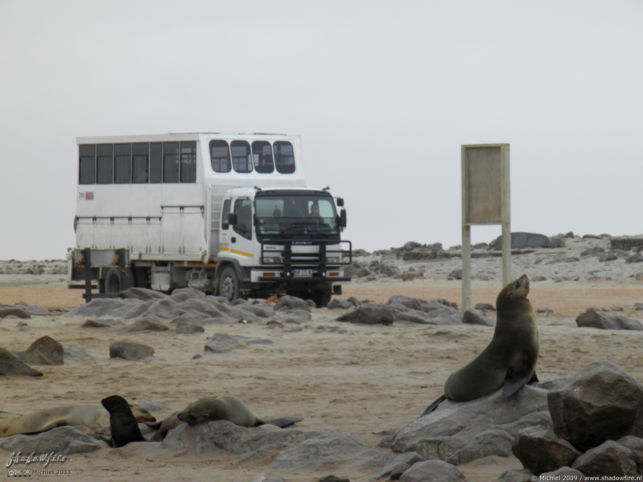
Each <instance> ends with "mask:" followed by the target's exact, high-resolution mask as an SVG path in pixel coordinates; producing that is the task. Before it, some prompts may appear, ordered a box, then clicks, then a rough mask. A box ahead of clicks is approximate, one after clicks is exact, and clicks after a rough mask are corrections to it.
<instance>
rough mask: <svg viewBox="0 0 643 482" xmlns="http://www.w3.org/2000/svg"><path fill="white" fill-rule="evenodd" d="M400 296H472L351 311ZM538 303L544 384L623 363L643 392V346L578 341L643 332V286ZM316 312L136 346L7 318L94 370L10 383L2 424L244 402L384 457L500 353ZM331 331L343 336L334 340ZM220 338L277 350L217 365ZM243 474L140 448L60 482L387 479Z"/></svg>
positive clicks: (640, 340) (13, 297) (564, 286)
mask: <svg viewBox="0 0 643 482" xmlns="http://www.w3.org/2000/svg"><path fill="white" fill-rule="evenodd" d="M499 288H500V285H499V282H497V281H475V282H474V283H473V293H472V301H473V303H478V302H487V303H492V304H493V303H494V301H495V296H496V294H497V292H498V290H499ZM395 294H404V295H407V296H413V297H419V298H425V299H432V298H446V299H448V300H449V301H453V302H456V303H458V304H460V282H458V281H446V280H416V281H413V282H406V283H403V282H400V281H378V282H372V283H349V284H346V285H345V286H344V297H348V296H355V297H357V298H358V299H370V300H373V301H377V302H385V301H386V300H387V299H388V298H389V297H390V296H392V295H395ZM530 298H531V300H532V303H533V305H534V306H535V307H536V308H541V307H542V308H544V307H547V308H549V309H551V310H553V313H551V314H548V315H540V316H539V329H540V340H541V352H540V356H539V361H538V375H539V377H540V379H541V380H543V381H545V380H549V379H552V378H555V377H558V376H562V375H565V374H568V373H572V372H574V371H576V370H578V369H580V368H581V367H583V366H584V365H586V364H588V363H591V362H593V361H596V360H610V361H612V362H614V363H615V364H617V365H619V366H620V367H621V368H622V369H623V370H625V371H626V372H628V373H629V374H630V375H633V376H634V377H636V378H637V379H639V380H643V352H642V351H641V346H643V332H633V331H607V330H597V329H590V328H578V327H576V325H575V322H574V318H575V317H576V316H577V315H578V314H580V313H582V312H583V311H585V309H587V308H588V307H590V306H593V307H597V308H607V309H609V308H611V307H613V306H621V307H623V308H624V310H625V311H624V312H621V313H619V314H623V315H625V316H630V317H632V318H636V319H639V320H641V319H643V312H641V311H638V312H637V311H634V304H635V303H637V302H638V303H640V302H643V282H640V281H579V282H563V283H554V282H549V281H545V282H540V283H538V282H536V283H532V287H531V296H530ZM18 301H24V302H27V303H32V304H36V305H39V306H42V307H45V308H48V309H50V310H69V309H71V308H73V307H74V306H77V305H78V304H80V303H82V298H81V294H80V292H79V291H73V290H67V289H66V287H65V286H64V285H62V284H53V285H52V284H49V285H45V286H29V285H23V286H0V303H4V304H13V303H16V302H18ZM314 311H315V315H314V317H313V320H312V321H310V322H308V324H306V325H305V326H304V328H303V330H301V331H290V328H292V327H290V326H285V327H282V328H279V327H277V328H270V327H268V326H266V325H263V324H259V323H249V324H237V325H233V326H220V325H218V326H213V325H207V326H206V333H205V334H198V335H176V334H175V333H173V332H172V331H170V332H163V333H135V334H124V333H122V332H121V329H122V326H115V327H111V328H106V329H95V328H93V329H92V328H81V324H82V323H83V322H84V321H85V320H84V319H81V318H68V317H61V316H59V313H58V312H55V313H54V314H55V316H45V317H32V318H31V319H29V320H26V323H27V324H28V327H29V328H28V329H27V330H26V331H21V330H19V329H18V328H17V325H18V323H19V322H20V321H23V320H18V319H10V318H5V319H3V320H0V333H1V340H2V341H1V342H0V346H2V347H4V348H7V349H9V350H24V349H26V348H27V347H28V346H29V345H30V344H31V343H32V342H33V341H34V340H35V339H37V338H39V337H40V336H43V335H49V336H51V337H53V338H55V339H56V340H58V341H60V342H61V343H62V344H63V345H64V346H65V347H83V348H85V350H86V351H87V352H88V353H89V354H90V355H91V356H92V357H93V358H94V359H93V360H90V361H80V360H68V361H66V363H65V365H63V366H37V368H38V369H39V370H41V371H42V372H43V373H44V376H43V377H41V378H29V377H3V378H1V379H0V383H1V384H2V397H1V398H0V403H1V405H0V411H4V412H9V413H27V412H30V411H34V410H38V409H41V408H45V407H52V406H58V405H65V404H77V403H98V402H99V401H100V399H101V398H103V397H105V396H108V395H112V394H120V395H122V396H124V397H125V398H127V399H128V400H131V401H143V400H148V401H154V402H159V403H162V404H163V406H164V408H163V409H162V410H159V411H158V412H156V413H155V415H156V416H158V417H159V418H162V417H163V416H165V415H168V414H169V413H170V412H172V411H174V410H178V409H181V408H183V407H184V406H185V405H187V403H189V402H191V401H193V400H195V399H197V398H200V397H203V396H216V395H221V394H230V395H234V396H237V397H239V398H241V399H243V400H244V401H245V402H246V404H247V405H248V406H249V407H250V408H251V409H252V410H253V411H254V412H255V413H256V414H257V415H259V416H261V417H278V416H299V417H303V418H304V421H303V422H301V423H300V424H299V426H300V428H302V429H310V430H322V431H328V430H332V429H339V430H341V431H342V432H344V433H346V434H348V435H350V436H352V437H354V438H356V439H357V440H359V441H360V442H361V443H362V444H364V445H365V446H367V447H377V444H378V443H379V442H380V440H381V438H382V437H381V436H379V435H376V433H377V432H380V431H383V430H387V429H393V428H397V427H400V426H402V425H404V424H405V423H407V422H408V421H410V420H411V419H412V418H413V417H415V416H416V415H417V414H419V413H420V412H421V411H422V410H424V408H425V407H426V406H427V405H428V404H429V403H430V402H431V401H433V400H434V399H435V398H437V397H438V396H439V395H440V394H441V393H442V385H443V383H444V381H445V379H446V378H447V376H448V375H449V374H450V373H451V372H452V371H453V370H455V369H457V368H459V367H460V366H462V365H463V364H465V363H466V362H468V361H469V360H470V359H471V358H472V357H474V356H475V355H476V354H477V353H479V352H480V351H481V350H482V349H483V348H484V347H485V346H486V344H487V343H488V342H489V340H490V338H491V335H492V330H493V329H492V328H489V327H483V326H441V327H437V326H427V325H417V324H412V323H407V322H396V323H394V324H393V325H392V326H387V327H385V326H381V325H378V326H363V325H355V324H346V323H340V322H336V321H334V320H335V319H336V318H337V316H339V315H340V314H342V313H344V311H342V310H339V311H338V310H328V309H319V310H314ZM490 316H493V315H490ZM320 326H324V327H330V328H331V329H330V330H329V329H326V330H324V331H322V330H321V329H320V328H319V327H320ZM334 327H335V328H334ZM333 329H335V330H336V329H343V330H347V332H346V333H343V334H340V333H337V332H333V331H332V330H333ZM213 333H229V334H234V335H245V336H251V337H260V338H270V339H272V340H273V341H274V344H273V345H252V346H248V347H245V348H240V349H236V350H233V351H231V352H230V353H227V354H205V353H204V351H203V347H204V343H205V338H206V336H210V335H212V334H213ZM120 339H128V340H132V341H136V342H140V343H145V344H148V345H150V346H152V347H154V349H155V350H156V353H155V355H154V356H153V357H152V358H151V359H148V360H145V361H139V362H129V361H124V360H111V359H110V358H109V354H108V347H109V344H110V343H111V342H112V341H115V340H120ZM195 355H200V356H198V357H196V358H195ZM381 450H382V451H387V449H381ZM9 455H10V454H9V452H6V451H3V450H1V449H0V459H2V457H4V458H5V459H6V460H5V462H6V461H7V460H8V459H9ZM238 460H239V456H238V455H233V454H227V453H223V452H216V453H209V454H194V453H190V452H185V451H177V450H159V449H152V448H151V447H150V448H146V447H145V445H144V444H143V445H141V444H139V445H137V446H136V447H135V448H127V447H126V448H124V449H102V450H100V451H98V452H92V453H89V454H75V455H72V456H71V460H68V461H67V462H65V463H64V464H61V465H60V466H57V467H53V469H54V470H56V469H63V470H66V471H69V472H70V474H67V475H62V476H59V478H67V479H69V480H83V479H84V480H87V479H90V478H91V479H92V480H133V479H136V480H186V481H188V480H225V481H228V480H229V481H249V480H253V479H254V478H255V477H257V476H258V475H260V474H270V473H272V474H279V475H280V476H282V477H283V478H284V479H285V480H288V481H290V480H302V481H303V480H306V481H308V480H317V479H319V478H321V477H323V476H325V475H329V474H335V475H343V476H346V477H349V478H350V480H352V481H360V480H372V479H373V477H374V476H375V475H376V474H375V473H372V472H359V471H347V470H345V469H342V468H333V467H330V468H328V469H327V470H324V471H320V472H315V473H311V472H298V473H291V472H285V471H280V470H276V469H272V468H270V467H269V463H270V457H267V458H264V459H261V460H259V461H253V462H248V463H243V464H239V463H238ZM520 466H521V464H520V462H519V461H518V460H517V459H515V458H512V457H509V458H501V457H487V458H484V459H480V460H477V461H474V462H472V463H469V464H466V465H462V466H459V468H460V470H461V471H462V472H463V473H464V474H465V476H466V477H467V479H468V480H472V481H488V480H494V479H495V478H497V477H498V476H499V475H500V474H501V473H502V472H503V471H505V470H507V469H511V468H518V467H520ZM51 477H54V476H51Z"/></svg>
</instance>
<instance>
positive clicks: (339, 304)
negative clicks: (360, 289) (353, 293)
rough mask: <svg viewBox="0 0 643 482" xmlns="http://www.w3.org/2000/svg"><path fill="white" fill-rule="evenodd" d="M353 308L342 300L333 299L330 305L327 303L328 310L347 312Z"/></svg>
mask: <svg viewBox="0 0 643 482" xmlns="http://www.w3.org/2000/svg"><path fill="white" fill-rule="evenodd" d="M352 307H353V304H352V303H351V302H350V301H348V300H344V299H337V298H333V299H332V300H331V301H330V303H328V309H329V310H348V309H350V308H352Z"/></svg>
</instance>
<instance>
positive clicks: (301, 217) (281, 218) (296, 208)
mask: <svg viewBox="0 0 643 482" xmlns="http://www.w3.org/2000/svg"><path fill="white" fill-rule="evenodd" d="M255 206H256V214H257V234H258V235H259V236H260V237H266V236H268V237H278V238H289V237H302V235H303V236H305V237H335V236H338V235H339V230H338V228H337V213H336V211H335V204H334V202H333V198H332V197H331V196H330V195H328V194H322V193H308V192H307V193H296V194H295V193H280V194H258V195H257V197H256V200H255Z"/></svg>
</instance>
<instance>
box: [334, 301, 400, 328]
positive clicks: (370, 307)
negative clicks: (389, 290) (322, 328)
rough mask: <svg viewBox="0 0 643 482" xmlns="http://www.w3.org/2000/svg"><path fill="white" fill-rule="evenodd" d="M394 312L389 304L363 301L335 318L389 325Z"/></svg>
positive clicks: (391, 322) (392, 319)
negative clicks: (353, 308)
mask: <svg viewBox="0 0 643 482" xmlns="http://www.w3.org/2000/svg"><path fill="white" fill-rule="evenodd" d="M394 313H395V311H394V310H393V308H391V307H390V306H386V305H378V304H374V303H364V304H362V305H360V306H358V307H357V308H356V309H355V310H354V311H351V312H350V313H346V314H344V315H342V316H340V317H339V318H337V321H349V322H352V323H363V324H368V325H376V324H382V325H391V324H393V321H394V319H395V317H394Z"/></svg>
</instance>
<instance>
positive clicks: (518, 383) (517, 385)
mask: <svg viewBox="0 0 643 482" xmlns="http://www.w3.org/2000/svg"><path fill="white" fill-rule="evenodd" d="M529 378H530V377H529V376H527V377H521V378H508V377H507V378H506V379H505V384H504V386H503V387H502V395H503V396H504V397H505V398H509V397H511V396H512V395H514V394H516V393H518V391H519V390H520V389H521V388H522V387H523V386H524V385H526V384H527V382H528V381H529Z"/></svg>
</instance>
